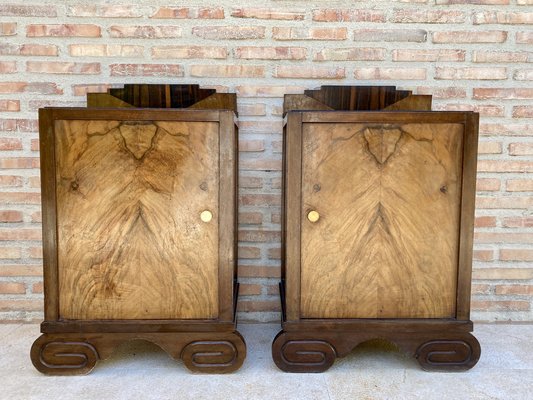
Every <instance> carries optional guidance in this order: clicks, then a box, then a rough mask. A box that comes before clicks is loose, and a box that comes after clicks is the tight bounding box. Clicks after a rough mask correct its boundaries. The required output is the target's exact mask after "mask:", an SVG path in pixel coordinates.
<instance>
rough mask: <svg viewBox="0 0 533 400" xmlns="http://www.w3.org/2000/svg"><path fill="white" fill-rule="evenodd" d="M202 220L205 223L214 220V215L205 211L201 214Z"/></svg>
mask: <svg viewBox="0 0 533 400" xmlns="http://www.w3.org/2000/svg"><path fill="white" fill-rule="evenodd" d="M200 219H201V220H202V221H203V222H209V221H211V220H212V219H213V214H212V213H211V211H209V210H204V211H202V212H201V213H200Z"/></svg>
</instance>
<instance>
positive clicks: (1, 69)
mask: <svg viewBox="0 0 533 400" xmlns="http://www.w3.org/2000/svg"><path fill="white" fill-rule="evenodd" d="M15 72H17V63H16V61H0V74H14V73H15Z"/></svg>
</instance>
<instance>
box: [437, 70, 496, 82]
mask: <svg viewBox="0 0 533 400" xmlns="http://www.w3.org/2000/svg"><path fill="white" fill-rule="evenodd" d="M435 79H446V80H497V79H500V80H501V79H507V68H505V67H491V68H479V67H470V68H453V67H436V68H435Z"/></svg>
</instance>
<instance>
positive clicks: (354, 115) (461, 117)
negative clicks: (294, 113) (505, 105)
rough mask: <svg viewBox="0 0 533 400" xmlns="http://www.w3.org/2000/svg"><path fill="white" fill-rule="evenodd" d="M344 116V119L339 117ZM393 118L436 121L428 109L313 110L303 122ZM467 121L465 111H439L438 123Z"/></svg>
mask: <svg viewBox="0 0 533 400" xmlns="http://www.w3.org/2000/svg"><path fill="white" fill-rule="evenodd" d="M339 116H342V119H340V118H339ZM389 120H393V121H394V122H396V123H427V122H432V123H435V122H436V121H435V112H428V111H420V112H415V111H409V112H401V111H344V112H339V111H313V112H305V113H303V116H302V122H303V123H306V122H327V123H331V122H335V123H352V122H358V123H359V122H370V123H372V122H375V123H382V122H383V121H389ZM464 122H465V114H464V112H455V111H450V112H439V119H438V123H443V124H447V123H457V124H463V123H464Z"/></svg>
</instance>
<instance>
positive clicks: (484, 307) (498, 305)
mask: <svg viewBox="0 0 533 400" xmlns="http://www.w3.org/2000/svg"><path fill="white" fill-rule="evenodd" d="M471 307H472V310H475V311H529V309H530V305H529V302H528V301H518V300H509V301H493V300H483V301H479V300H474V301H472V303H471Z"/></svg>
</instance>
